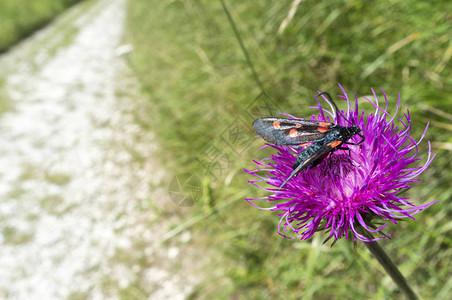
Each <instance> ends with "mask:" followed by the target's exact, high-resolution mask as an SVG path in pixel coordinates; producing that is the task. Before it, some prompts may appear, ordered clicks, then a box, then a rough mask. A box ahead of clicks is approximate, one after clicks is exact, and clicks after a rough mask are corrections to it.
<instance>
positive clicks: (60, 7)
mask: <svg viewBox="0 0 452 300" xmlns="http://www.w3.org/2000/svg"><path fill="white" fill-rule="evenodd" d="M80 1H81V0H0V53H2V52H5V51H7V50H8V49H9V48H10V47H11V46H12V45H14V44H15V43H17V42H18V41H20V40H21V39H23V38H25V37H27V36H29V35H31V34H32V33H33V32H35V31H36V30H37V29H39V28H41V27H43V26H45V25H46V24H48V23H49V22H50V21H51V20H53V19H54V18H55V16H56V15H58V14H59V13H61V12H62V11H64V10H65V9H66V8H68V7H70V6H71V5H73V4H75V3H77V2H80Z"/></svg>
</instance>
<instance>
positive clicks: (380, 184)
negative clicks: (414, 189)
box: [245, 85, 435, 242]
mask: <svg viewBox="0 0 452 300" xmlns="http://www.w3.org/2000/svg"><path fill="white" fill-rule="evenodd" d="M339 86H340V85H339ZM340 87H341V89H342V91H343V95H340V96H339V97H340V98H343V99H345V100H346V102H347V105H348V108H347V111H342V114H343V115H344V116H345V117H346V118H347V119H348V120H349V121H350V122H351V123H352V124H355V125H357V126H358V127H359V128H361V129H362V135H363V136H364V137H365V140H364V142H362V143H361V144H360V145H346V146H347V148H349V149H350V151H347V150H337V151H334V152H333V153H332V154H331V155H329V156H327V157H326V158H325V159H323V160H322V161H321V162H320V163H319V164H318V165H317V166H315V167H313V168H309V169H307V170H305V171H303V172H300V173H299V174H298V176H296V177H293V178H292V179H291V180H289V181H288V182H287V183H286V184H285V185H284V186H283V187H282V188H281V189H279V187H280V186H281V184H282V183H283V182H284V181H285V180H286V179H287V178H288V176H289V175H290V174H291V173H292V171H293V169H292V166H293V164H294V162H295V160H296V158H297V155H298V154H299V153H300V152H301V151H303V150H304V149H303V148H302V149H296V148H293V147H288V146H277V145H267V146H271V147H273V148H275V149H276V150H277V154H276V155H271V156H270V158H265V159H263V160H261V161H255V163H256V169H255V170H245V171H246V172H247V173H249V174H252V175H254V176H256V177H257V179H256V180H251V181H249V183H251V184H252V185H254V186H256V187H259V188H261V189H263V190H265V191H268V192H270V193H272V194H271V195H270V196H267V197H265V198H251V199H246V200H247V201H248V202H249V203H251V204H252V205H253V206H256V207H258V208H261V209H267V210H271V211H278V212H279V214H278V215H279V216H280V218H281V219H280V222H279V229H278V232H279V234H281V235H282V236H284V237H286V238H293V239H295V238H299V239H308V238H309V237H311V236H312V235H313V234H314V233H315V232H316V231H319V230H326V231H328V232H329V236H330V237H333V238H334V239H336V240H337V239H339V238H341V237H344V236H345V238H346V239H349V238H353V240H356V239H359V240H362V241H367V242H368V241H374V240H377V239H381V238H385V237H388V235H384V234H382V233H381V230H382V229H383V228H384V227H385V226H386V225H387V224H388V223H389V222H393V223H397V220H398V219H401V218H411V219H414V217H413V216H414V215H415V214H417V213H418V212H420V211H422V210H423V209H425V208H426V207H428V206H429V205H431V204H433V203H435V202H433V203H429V204H424V205H420V206H416V205H414V204H412V203H410V202H409V201H408V198H403V197H402V195H400V191H402V190H405V189H408V188H410V187H411V186H410V184H411V183H412V182H414V181H418V180H419V179H416V177H417V176H418V175H419V174H421V173H422V172H423V171H424V170H425V169H426V168H427V167H428V166H429V164H430V163H431V161H432V160H433V158H434V155H433V156H432V153H431V147H430V142H428V149H429V150H428V158H427V161H426V162H425V164H423V165H422V166H412V164H413V163H414V162H416V161H418V160H419V158H417V155H418V152H419V151H418V150H419V149H418V145H419V143H420V142H421V141H422V139H423V138H424V136H425V134H426V131H427V128H428V124H427V127H426V128H425V130H424V132H423V134H422V136H421V137H420V139H419V140H418V141H416V140H414V139H413V138H412V137H411V136H410V133H411V117H410V114H409V111H408V110H407V112H406V113H405V114H404V118H403V119H399V118H397V117H396V115H397V112H398V110H399V107H400V93H399V97H398V101H397V106H396V112H395V114H394V115H393V116H392V115H391V114H390V113H389V111H388V106H389V103H388V99H387V97H386V95H385V93H384V91H383V90H382V93H383V96H384V99H385V105H384V106H383V107H380V106H379V102H378V99H377V95H376V93H375V92H374V90H373V89H372V93H373V99H368V98H365V99H366V100H367V101H368V102H369V103H371V105H372V106H373V107H374V108H375V110H374V111H373V112H372V113H370V114H367V115H366V114H365V112H364V111H360V110H359V108H358V97H357V96H356V95H355V101H353V102H354V103H352V101H350V100H349V98H348V96H347V94H346V92H345V91H344V89H343V88H342V86H340ZM325 101H326V99H325ZM327 102H328V101H327ZM318 103H319V101H318ZM317 109H318V110H319V113H318V115H313V116H312V117H311V120H317V121H326V122H332V123H335V124H338V125H341V126H350V124H349V123H348V122H347V121H346V120H344V118H343V117H341V116H340V115H337V114H335V113H334V111H333V109H332V111H328V110H325V109H323V108H322V107H321V105H320V103H319V106H318V107H317ZM286 116H288V117H289V118H292V119H296V118H295V117H293V116H289V115H286ZM360 140H361V137H359V136H356V135H355V136H354V137H352V138H351V139H350V140H349V142H352V143H357V142H359V141H360ZM263 172H264V174H262V173H263ZM262 184H263V185H262ZM265 200H266V201H269V202H271V203H272V205H273V206H272V207H270V208H262V207H260V205H259V201H265ZM377 224H378V225H377ZM381 224H382V225H381ZM359 227H360V228H361V230H367V231H368V232H369V233H370V236H373V235H372V233H380V236H378V237H372V238H369V237H368V236H369V235H368V234H365V235H363V234H362V231H361V233H360V230H358V228H359ZM287 232H290V233H289V234H287Z"/></svg>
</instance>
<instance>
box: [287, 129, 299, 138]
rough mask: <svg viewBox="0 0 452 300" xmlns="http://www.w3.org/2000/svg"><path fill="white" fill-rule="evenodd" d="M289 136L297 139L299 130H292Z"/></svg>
mask: <svg viewBox="0 0 452 300" xmlns="http://www.w3.org/2000/svg"><path fill="white" fill-rule="evenodd" d="M289 135H290V136H291V137H293V138H294V137H297V135H298V130H296V129H293V128H292V129H291V130H290V131H289Z"/></svg>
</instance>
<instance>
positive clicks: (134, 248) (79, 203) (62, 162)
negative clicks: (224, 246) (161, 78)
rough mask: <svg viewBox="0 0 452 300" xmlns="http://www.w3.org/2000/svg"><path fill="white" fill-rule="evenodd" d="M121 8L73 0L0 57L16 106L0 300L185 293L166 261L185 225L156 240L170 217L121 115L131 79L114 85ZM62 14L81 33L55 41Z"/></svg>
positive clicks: (9, 135)
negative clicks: (163, 216) (167, 241)
mask: <svg viewBox="0 0 452 300" xmlns="http://www.w3.org/2000/svg"><path fill="white" fill-rule="evenodd" d="M124 7H125V0H101V1H99V2H98V3H96V4H95V5H93V6H91V7H89V8H88V7H86V5H79V6H77V7H74V8H72V9H71V10H70V11H69V12H68V13H66V14H65V15H64V16H62V17H61V18H60V19H59V20H58V21H57V22H56V24H55V25H51V26H49V28H46V29H45V30H43V31H41V32H40V33H38V34H37V35H35V36H34V37H32V38H31V39H29V40H28V41H26V42H25V43H23V44H22V45H20V46H19V47H16V49H13V50H12V51H11V52H10V53H7V54H6V55H4V57H1V58H0V66H1V67H0V68H1V69H2V71H1V72H3V73H4V74H3V77H4V78H6V86H5V90H6V94H7V95H8V97H9V98H10V100H11V102H12V107H13V109H12V110H11V111H9V112H7V113H5V114H3V115H0V141H1V142H0V170H1V172H0V230H1V231H0V298H2V299H3V298H8V299H68V298H72V299H87V298H88V299H107V298H108V299H119V296H120V295H119V293H120V291H129V292H130V293H131V294H134V293H135V295H139V297H138V296H137V297H130V299H143V298H144V299H146V298H148V299H183V298H184V297H185V296H186V295H187V293H189V292H190V291H191V289H192V288H193V286H194V284H195V283H196V279H195V278H190V276H187V274H185V276H182V275H180V274H181V273H182V272H184V267H182V268H180V269H179V274H174V273H173V271H172V266H173V263H177V262H178V261H179V263H180V257H179V256H180V254H179V253H180V249H179V245H180V244H184V243H187V242H188V241H189V240H190V235H189V234H187V233H186V234H184V235H182V237H181V238H180V239H179V240H178V242H179V244H176V245H171V246H167V248H163V247H162V246H161V245H160V244H159V242H158V240H159V237H160V236H162V235H163V234H164V233H165V231H167V230H168V228H167V226H168V224H161V223H159V224H158V225H157V224H156V220H158V217H157V216H155V215H154V214H153V213H152V208H153V207H154V205H155V204H153V203H152V201H154V200H153V198H155V197H156V196H155V195H156V191H150V190H149V184H150V183H151V184H152V183H154V184H158V183H159V181H160V180H161V177H162V172H161V171H157V170H158V169H156V166H157V165H158V163H155V162H154V163H153V162H152V159H153V158H152V157H151V155H152V154H151V153H152V151H151V150H152V149H149V147H150V146H149V143H147V142H148V140H149V139H147V134H145V133H142V132H140V129H139V128H138V127H137V126H136V125H134V124H133V120H132V118H131V116H130V114H127V110H130V109H129V108H128V105H130V104H132V103H133V99H130V97H131V96H136V95H138V92H137V89H136V88H135V91H133V89H134V88H133V87H134V84H129V83H125V81H123V82H122V83H119V85H120V86H119V87H118V73H119V72H122V71H121V70H124V64H123V62H122V58H121V57H119V56H118V55H117V54H118V51H121V49H124V47H120V48H118V46H120V41H121V34H122V30H123V26H124V18H125V15H124V14H125V11H124V9H125V8H124ZM61 24H70V25H71V26H72V27H75V28H77V30H78V33H77V34H76V35H75V36H74V38H73V39H72V40H71V41H70V42H69V43H68V44H67V45H64V46H62V45H60V46H56V45H58V43H61V41H62V40H64V38H65V36H64V35H65V29H64V28H65V26H64V25H61ZM121 66H122V67H121ZM5 73H6V74H5ZM121 76H122V75H121ZM121 89H123V93H121V94H122V97H121V98H118V97H117V96H116V94H117V92H118V90H121ZM128 97H129V98H128ZM136 137H139V140H140V141H142V144H140V143H139V142H137V139H136ZM131 148H133V151H134V153H138V154H139V155H141V157H142V158H143V161H144V163H143V164H140V165H139V164H138V163H134V160H133V159H132V155H131V154H130V151H126V150H125V149H131ZM157 192H158V191H157ZM153 195H154V196H153ZM157 195H160V196H159V197H160V199H159V200H160V201H168V202H169V200H167V199H166V200H165V199H164V198H165V197H166V196H165V193H162V191H160V193H159V194H157ZM159 247H160V248H159ZM156 257H158V258H159V260H162V261H166V262H165V264H162V263H161V262H160V263H159V262H157V261H156ZM188 269H191V268H190V267H188ZM133 289H136V291H134V290H133ZM126 299H129V297H127V298H126Z"/></svg>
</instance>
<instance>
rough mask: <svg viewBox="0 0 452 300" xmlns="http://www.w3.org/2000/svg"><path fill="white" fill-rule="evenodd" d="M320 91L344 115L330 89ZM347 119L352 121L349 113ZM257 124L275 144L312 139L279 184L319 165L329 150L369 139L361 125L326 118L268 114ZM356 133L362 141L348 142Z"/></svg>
mask: <svg viewBox="0 0 452 300" xmlns="http://www.w3.org/2000/svg"><path fill="white" fill-rule="evenodd" d="M320 95H326V96H327V97H328V100H330V101H331V103H333V105H334V108H335V109H336V113H339V114H340V115H341V116H342V117H344V116H343V115H342V114H341V113H340V111H339V109H338V108H337V106H336V104H335V103H334V101H333V100H332V98H331V96H330V94H329V93H327V92H322V93H320V94H319V96H320ZM344 119H345V120H346V121H347V122H349V123H350V121H348V120H347V119H346V118H345V117H344ZM350 124H351V123H350ZM253 127H254V130H256V132H257V133H258V134H259V135H260V136H261V137H262V138H263V139H264V140H266V141H267V142H269V143H271V144H275V145H288V146H305V143H312V144H311V145H310V146H309V147H307V148H306V149H304V150H303V151H302V152H300V154H298V157H297V159H296V160H295V163H294V164H293V172H292V173H291V174H290V175H289V177H288V178H287V179H286V180H285V181H284V182H283V184H282V185H281V186H280V187H279V188H282V187H283V186H284V185H285V184H286V183H287V182H288V181H289V180H290V179H291V178H292V177H294V176H295V175H297V174H298V173H300V172H301V171H304V170H306V169H308V168H313V167H315V166H317V165H318V164H319V163H320V162H321V161H322V160H323V158H324V157H325V156H327V155H328V153H330V154H332V153H333V152H334V151H335V150H337V149H342V150H349V151H350V149H348V148H345V147H342V144H347V145H359V144H361V143H362V142H364V139H365V138H364V136H363V135H361V134H360V132H361V129H360V128H359V127H358V126H356V125H353V124H352V125H351V126H350V127H344V126H340V125H336V124H332V123H329V122H322V121H310V120H293V119H285V118H277V117H267V118H260V119H256V120H254V122H253ZM355 134H357V135H359V136H360V137H361V141H359V142H358V143H349V142H347V141H348V140H349V139H350V138H351V137H352V136H354V135H355Z"/></svg>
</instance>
